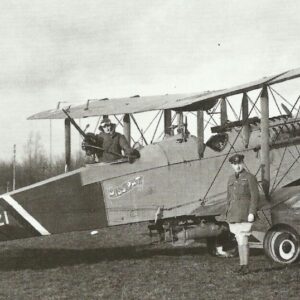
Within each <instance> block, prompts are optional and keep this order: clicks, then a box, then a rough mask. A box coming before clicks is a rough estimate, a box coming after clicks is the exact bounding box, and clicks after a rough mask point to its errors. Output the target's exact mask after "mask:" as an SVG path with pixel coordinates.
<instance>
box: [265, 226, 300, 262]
mask: <svg viewBox="0 0 300 300" xmlns="http://www.w3.org/2000/svg"><path fill="white" fill-rule="evenodd" d="M264 250H265V253H266V255H267V256H268V257H269V258H270V259H272V260H273V261H275V262H278V263H281V264H291V263H293V262H295V261H296V260H297V259H298V258H299V254H300V237H299V234H298V233H297V232H296V231H295V230H294V229H293V228H291V227H289V226H277V227H275V228H271V229H269V231H268V232H267V233H266V235H265V238H264Z"/></svg>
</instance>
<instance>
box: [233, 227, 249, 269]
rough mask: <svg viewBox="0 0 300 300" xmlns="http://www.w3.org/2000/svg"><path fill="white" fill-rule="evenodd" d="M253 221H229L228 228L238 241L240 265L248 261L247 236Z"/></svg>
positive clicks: (246, 263)
mask: <svg viewBox="0 0 300 300" xmlns="http://www.w3.org/2000/svg"><path fill="white" fill-rule="evenodd" d="M252 224H253V223H248V222H243V223H230V224H229V229H230V231H231V232H232V233H233V234H234V235H235V238H236V241H237V243H238V249H239V257H240V265H248V261H249V245H248V238H249V235H250V234H251V227H252Z"/></svg>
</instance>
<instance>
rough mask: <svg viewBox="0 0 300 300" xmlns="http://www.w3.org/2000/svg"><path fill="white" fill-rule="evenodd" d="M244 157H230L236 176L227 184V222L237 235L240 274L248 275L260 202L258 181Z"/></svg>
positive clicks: (239, 155)
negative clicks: (250, 247) (249, 240)
mask: <svg viewBox="0 0 300 300" xmlns="http://www.w3.org/2000/svg"><path fill="white" fill-rule="evenodd" d="M243 160H244V155H242V154H235V155H233V156H232V157H230V159H229V162H230V163H231V164H232V166H233V168H234V170H235V174H234V175H232V176H230V177H229V180H228V184H227V209H226V220H227V222H228V223H229V229H230V231H231V232H232V233H233V234H234V235H235V237H236V241H237V243H238V250H239V257H240V269H239V270H238V272H239V273H240V274H247V273H248V272H249V269H248V260H249V245H248V237H249V235H250V234H251V227H252V224H253V221H254V216H255V215H256V211H257V205H258V200H259V191H258V184H257V180H256V178H255V176H254V175H252V174H250V173H249V172H247V171H246V170H245V169H244V166H243Z"/></svg>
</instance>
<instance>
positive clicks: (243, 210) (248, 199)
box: [226, 170, 259, 223]
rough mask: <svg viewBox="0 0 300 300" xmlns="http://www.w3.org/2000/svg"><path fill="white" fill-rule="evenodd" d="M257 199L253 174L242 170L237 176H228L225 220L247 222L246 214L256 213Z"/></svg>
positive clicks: (257, 192)
mask: <svg viewBox="0 0 300 300" xmlns="http://www.w3.org/2000/svg"><path fill="white" fill-rule="evenodd" d="M258 200H259V191H258V184H257V180H256V178H255V176H254V175H252V174H250V173H249V172H247V171H246V170H243V171H242V172H241V173H240V174H239V177H238V178H236V175H235V174H234V175H232V176H230V177H229V180H228V185H227V210H226V220H227V222H229V223H241V222H248V215H249V214H253V215H254V216H255V214H256V211H257V205H258Z"/></svg>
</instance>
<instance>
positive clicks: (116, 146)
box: [97, 132, 133, 162]
mask: <svg viewBox="0 0 300 300" xmlns="http://www.w3.org/2000/svg"><path fill="white" fill-rule="evenodd" d="M97 144H98V145H99V146H100V147H101V148H103V149H104V151H100V152H102V155H101V153H99V154H100V155H99V156H98V158H99V160H100V161H101V162H112V161H115V160H117V159H120V158H121V156H118V155H115V154H113V153H117V154H120V155H122V150H123V151H124V152H125V154H126V155H130V154H132V152H133V149H132V148H130V146H129V144H128V142H127V140H126V138H125V136H124V135H123V134H121V133H119V132H114V133H113V134H108V133H104V132H101V133H99V134H98V135H97Z"/></svg>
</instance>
